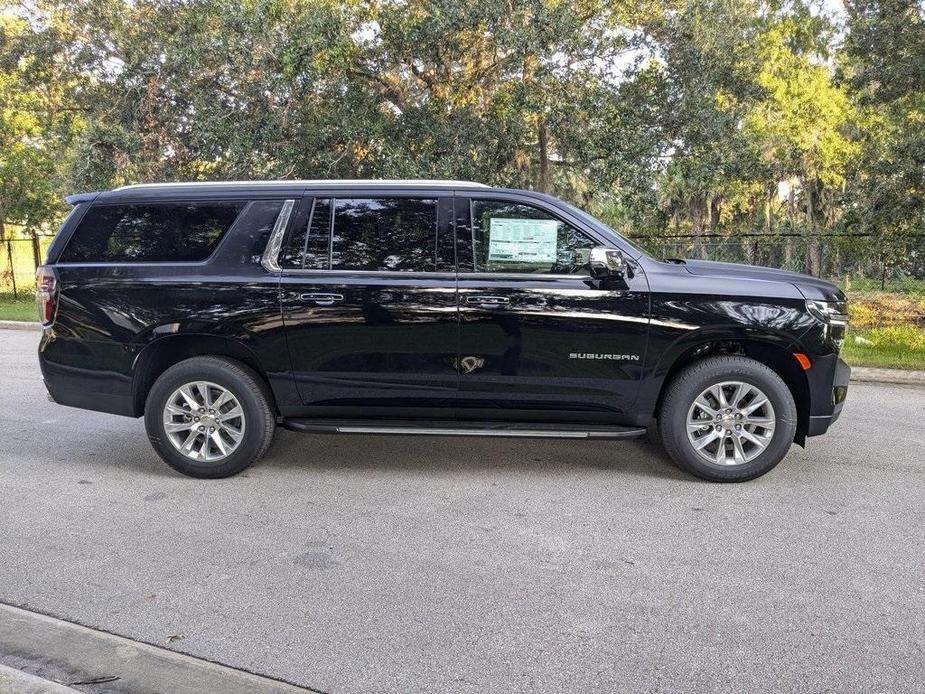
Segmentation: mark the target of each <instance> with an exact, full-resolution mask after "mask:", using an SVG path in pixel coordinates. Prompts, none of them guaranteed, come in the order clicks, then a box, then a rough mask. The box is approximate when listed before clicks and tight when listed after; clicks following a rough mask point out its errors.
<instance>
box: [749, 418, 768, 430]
mask: <svg viewBox="0 0 925 694" xmlns="http://www.w3.org/2000/svg"><path fill="white" fill-rule="evenodd" d="M746 423H747V424H754V425H755V426H758V427H763V428H765V429H773V428H774V419H773V418H772V417H749V418H748V419H747V420H746Z"/></svg>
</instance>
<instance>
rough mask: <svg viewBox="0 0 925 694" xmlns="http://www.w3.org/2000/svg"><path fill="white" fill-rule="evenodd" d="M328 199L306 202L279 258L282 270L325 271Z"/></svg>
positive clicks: (327, 243) (327, 246) (328, 230)
mask: <svg viewBox="0 0 925 694" xmlns="http://www.w3.org/2000/svg"><path fill="white" fill-rule="evenodd" d="M331 204H332V200H331V198H314V199H308V200H306V201H305V203H304V207H303V210H304V211H303V212H302V213H301V214H299V215H298V216H296V218H295V221H294V223H293V225H294V228H293V229H292V232H291V233H290V235H289V237H288V239H287V240H286V243H285V244H284V245H283V249H282V251H281V252H280V255H279V265H280V267H282V268H289V269H296V270H327V269H328V253H329V250H330V242H331Z"/></svg>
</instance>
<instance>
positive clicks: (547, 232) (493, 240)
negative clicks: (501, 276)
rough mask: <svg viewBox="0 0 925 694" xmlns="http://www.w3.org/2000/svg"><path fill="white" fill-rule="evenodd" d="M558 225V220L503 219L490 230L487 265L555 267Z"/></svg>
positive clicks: (497, 219)
mask: <svg viewBox="0 0 925 694" xmlns="http://www.w3.org/2000/svg"><path fill="white" fill-rule="evenodd" d="M558 234H559V222H558V221H556V220H555V219H502V218H498V217H492V218H491V221H490V223H489V226H488V262H490V263H550V264H552V263H555V262H556V242H557V239H558Z"/></svg>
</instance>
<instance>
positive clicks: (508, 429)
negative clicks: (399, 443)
mask: <svg viewBox="0 0 925 694" xmlns="http://www.w3.org/2000/svg"><path fill="white" fill-rule="evenodd" d="M282 426H283V427H285V428H286V429H291V430H292V431H301V432H304V433H311V434H401V435H405V436H407V435H418V436H506V437H520V438H550V439H626V438H633V437H636V436H644V435H645V433H646V430H645V429H644V428H640V427H626V426H619V425H615V424H593V425H589V424H571V423H564V424H528V423H524V422H456V421H428V420H424V421H422V420H385V419H370V420H356V419H299V418H289V419H284V420H283V423H282Z"/></svg>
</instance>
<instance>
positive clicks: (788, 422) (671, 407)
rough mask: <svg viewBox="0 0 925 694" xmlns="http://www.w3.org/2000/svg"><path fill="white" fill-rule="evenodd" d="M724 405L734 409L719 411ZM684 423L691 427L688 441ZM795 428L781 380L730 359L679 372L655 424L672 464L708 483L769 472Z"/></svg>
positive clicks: (767, 371) (700, 363) (707, 361)
mask: <svg viewBox="0 0 925 694" xmlns="http://www.w3.org/2000/svg"><path fill="white" fill-rule="evenodd" d="M720 384H724V385H720ZM740 384H741V386H742V390H739V389H738V386H739V385H740ZM708 389H711V390H710V393H709V394H706V396H705V397H702V394H705V391H707V390H708ZM717 389H718V390H717ZM720 396H721V397H722V400H720ZM760 396H764V397H765V400H764V403H765V404H762V400H761V397H760ZM737 397H738V398H739V399H738V400H737V401H736V402H731V401H733V400H736V398H737ZM698 398H699V400H698ZM695 400H697V402H696V403H695ZM724 402H725V404H726V405H733V407H721V405H722V404H723V403H724ZM753 405H754V406H755V408H757V409H754V410H753V411H752V412H751V413H748V410H749V408H751V407H752V406H753ZM711 413H712V414H711ZM717 414H719V418H717V417H716V415H717ZM688 421H691V422H692V425H691V426H692V427H695V428H692V433H691V434H690V438H689V435H688ZM701 422H703V424H702V425H700V423H701ZM740 422H741V423H740ZM752 422H755V423H752ZM696 425H700V426H696ZM796 427H797V410H796V404H795V403H794V401H793V395H792V394H791V392H790V389H789V388H788V387H787V384H786V383H784V381H783V379H781V377H780V376H778V375H777V373H776V372H774V371H773V370H772V369H770V368H769V367H767V366H765V365H764V364H762V363H760V362H757V361H755V360H754V359H749V358H747V357H740V356H731V355H729V356H716V357H708V358H706V359H703V360H701V361H698V362H695V363H693V364H691V365H690V366H688V367H686V368H685V369H683V370H682V371H681V372H680V373H679V374H678V375H677V376H676V377H675V378H674V379H673V380H672V381H671V383H670V384H669V386H668V390H667V391H666V393H665V398H664V400H663V402H662V408H661V412H660V415H659V419H658V428H659V432H660V433H661V439H662V445H663V446H664V447H665V450H666V451H667V452H668V455H669V456H671V459H672V460H674V462H675V463H676V464H677V465H678V466H679V467H681V468H682V469H684V470H687V471H688V472H690V473H692V474H694V475H696V476H697V477H700V478H702V479H705V480H710V481H712V482H745V481H747V480H751V479H755V478H756V477H760V476H761V475H764V474H765V473H767V472H768V471H770V470H772V469H773V468H774V467H775V466H776V465H777V464H778V463H779V462H780V461H781V460H782V459H783V457H784V456H785V455H786V454H787V451H788V450H790V445H791V444H792V443H793V437H794V435H795V433H796ZM743 430H744V432H743ZM746 437H748V438H746ZM692 439H694V440H692ZM708 439H710V440H709V441H708ZM695 445H696V446H699V447H701V451H700V452H698V451H697V450H695ZM720 446H722V449H720ZM762 446H764V448H762ZM706 458H710V460H707V459H706ZM720 460H721V461H722V462H719V461H720Z"/></svg>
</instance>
